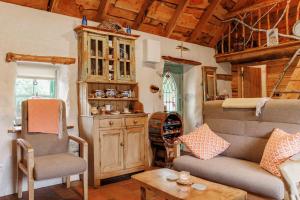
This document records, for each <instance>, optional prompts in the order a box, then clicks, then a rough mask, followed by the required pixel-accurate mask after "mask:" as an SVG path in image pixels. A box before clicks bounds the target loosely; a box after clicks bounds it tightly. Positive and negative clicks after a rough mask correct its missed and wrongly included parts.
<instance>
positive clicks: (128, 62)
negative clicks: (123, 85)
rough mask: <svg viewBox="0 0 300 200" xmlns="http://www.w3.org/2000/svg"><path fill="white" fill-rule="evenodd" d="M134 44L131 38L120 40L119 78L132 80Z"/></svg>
mask: <svg viewBox="0 0 300 200" xmlns="http://www.w3.org/2000/svg"><path fill="white" fill-rule="evenodd" d="M133 61H134V57H133V45H132V42H131V41H129V40H122V39H119V40H118V79H119V80H126V81H130V80H132V77H133Z"/></svg>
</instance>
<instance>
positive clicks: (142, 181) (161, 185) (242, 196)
mask: <svg viewBox="0 0 300 200" xmlns="http://www.w3.org/2000/svg"><path fill="white" fill-rule="evenodd" d="M177 173H178V172H176V171H174V170H171V169H166V168H163V169H155V170H152V171H146V172H142V173H140V174H136V175H133V176H132V177H131V178H132V179H133V180H134V181H136V182H137V183H138V184H139V185H140V188H141V200H146V199H147V198H148V194H147V193H148V192H149V191H151V192H152V193H154V194H156V195H157V196H159V197H161V198H162V199H167V200H183V199H184V200H246V199H247V192H245V191H243V190H240V189H236V188H232V187H229V186H225V185H221V184H218V183H213V182H210V181H206V180H204V179H201V178H197V177H194V176H191V181H192V182H193V183H201V184H205V185H206V186H207V188H206V190H204V191H198V190H195V189H193V188H191V186H182V185H179V184H178V183H176V181H173V182H172V181H168V180H167V178H166V177H167V176H169V175H171V174H177Z"/></svg>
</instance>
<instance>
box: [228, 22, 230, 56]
mask: <svg viewBox="0 0 300 200" xmlns="http://www.w3.org/2000/svg"><path fill="white" fill-rule="evenodd" d="M230 45H231V24H230V23H229V26H228V52H231V46H230Z"/></svg>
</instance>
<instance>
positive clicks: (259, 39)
mask: <svg viewBox="0 0 300 200" xmlns="http://www.w3.org/2000/svg"><path fill="white" fill-rule="evenodd" d="M260 18H261V9H258V20H259V19H260ZM258 29H261V20H259V21H258ZM258 46H259V47H260V46H261V34H260V31H258Z"/></svg>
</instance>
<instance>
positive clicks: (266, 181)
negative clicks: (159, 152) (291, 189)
mask: <svg viewBox="0 0 300 200" xmlns="http://www.w3.org/2000/svg"><path fill="white" fill-rule="evenodd" d="M174 169H175V170H178V171H182V170H184V171H189V172H190V173H191V174H192V175H194V176H197V177H200V178H203V179H206V180H209V181H212V182H216V183H221V184H224V185H228V186H232V187H236V188H239V189H242V190H245V191H247V192H250V193H253V194H257V195H261V196H264V197H269V198H273V199H283V198H284V183H283V182H282V181H281V179H280V178H278V177H276V176H274V175H272V174H270V173H268V172H267V171H265V170H263V169H262V168H261V167H260V166H259V164H258V163H254V162H250V161H245V160H240V159H236V158H229V157H222V156H220V157H215V158H212V159H210V160H201V159H198V158H196V157H192V156H181V157H179V158H177V159H175V161H174Z"/></svg>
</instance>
